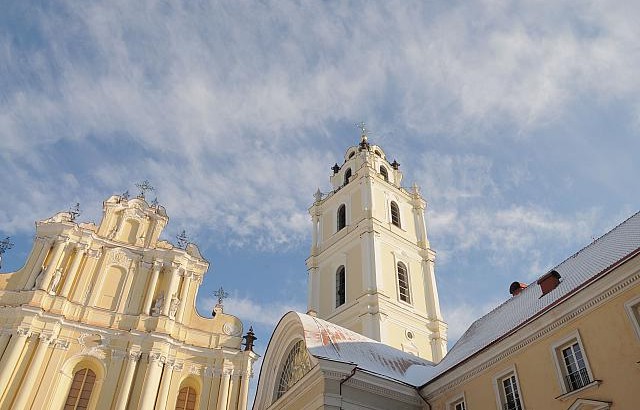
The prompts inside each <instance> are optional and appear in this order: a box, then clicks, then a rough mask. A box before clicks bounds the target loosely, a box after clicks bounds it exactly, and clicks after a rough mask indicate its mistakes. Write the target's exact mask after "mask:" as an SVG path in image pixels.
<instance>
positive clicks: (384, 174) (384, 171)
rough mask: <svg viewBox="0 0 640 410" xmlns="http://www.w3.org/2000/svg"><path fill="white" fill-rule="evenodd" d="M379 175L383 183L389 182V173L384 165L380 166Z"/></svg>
mask: <svg viewBox="0 0 640 410" xmlns="http://www.w3.org/2000/svg"><path fill="white" fill-rule="evenodd" d="M380 175H382V178H384V180H385V181H388V180H389V173H388V172H387V169H386V168H385V167H384V165H380Z"/></svg>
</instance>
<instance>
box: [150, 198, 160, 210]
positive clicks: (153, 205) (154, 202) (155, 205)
mask: <svg viewBox="0 0 640 410" xmlns="http://www.w3.org/2000/svg"><path fill="white" fill-rule="evenodd" d="M158 205H159V204H158V197H155V198H153V201H151V206H152V207H154V208H157V207H158Z"/></svg>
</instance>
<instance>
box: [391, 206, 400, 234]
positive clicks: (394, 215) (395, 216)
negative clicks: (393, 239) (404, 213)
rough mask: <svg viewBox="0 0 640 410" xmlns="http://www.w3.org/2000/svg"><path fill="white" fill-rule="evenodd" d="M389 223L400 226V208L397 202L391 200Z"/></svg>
mask: <svg viewBox="0 0 640 410" xmlns="http://www.w3.org/2000/svg"><path fill="white" fill-rule="evenodd" d="M390 207H391V223H392V224H394V225H395V226H397V227H398V228H401V227H402V225H401V222H400V208H399V207H398V204H397V203H395V202H394V201H391V205H390Z"/></svg>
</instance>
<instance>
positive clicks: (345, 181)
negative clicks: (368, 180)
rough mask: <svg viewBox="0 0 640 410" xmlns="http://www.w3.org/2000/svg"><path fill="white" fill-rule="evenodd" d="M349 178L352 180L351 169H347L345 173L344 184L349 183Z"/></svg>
mask: <svg viewBox="0 0 640 410" xmlns="http://www.w3.org/2000/svg"><path fill="white" fill-rule="evenodd" d="M349 178H351V168H347V170H346V171H344V184H345V185H347V184H348V183H349Z"/></svg>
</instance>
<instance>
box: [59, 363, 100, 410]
mask: <svg viewBox="0 0 640 410" xmlns="http://www.w3.org/2000/svg"><path fill="white" fill-rule="evenodd" d="M95 382H96V374H95V373H94V372H93V371H92V370H91V369H87V368H86V367H85V368H84V369H80V370H78V371H77V372H76V373H75V374H74V375H73V382H71V389H69V394H68V395H67V401H66V402H65V404H64V410H85V409H86V408H87V407H89V399H90V398H91V392H92V391H93V386H94V384H95Z"/></svg>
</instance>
